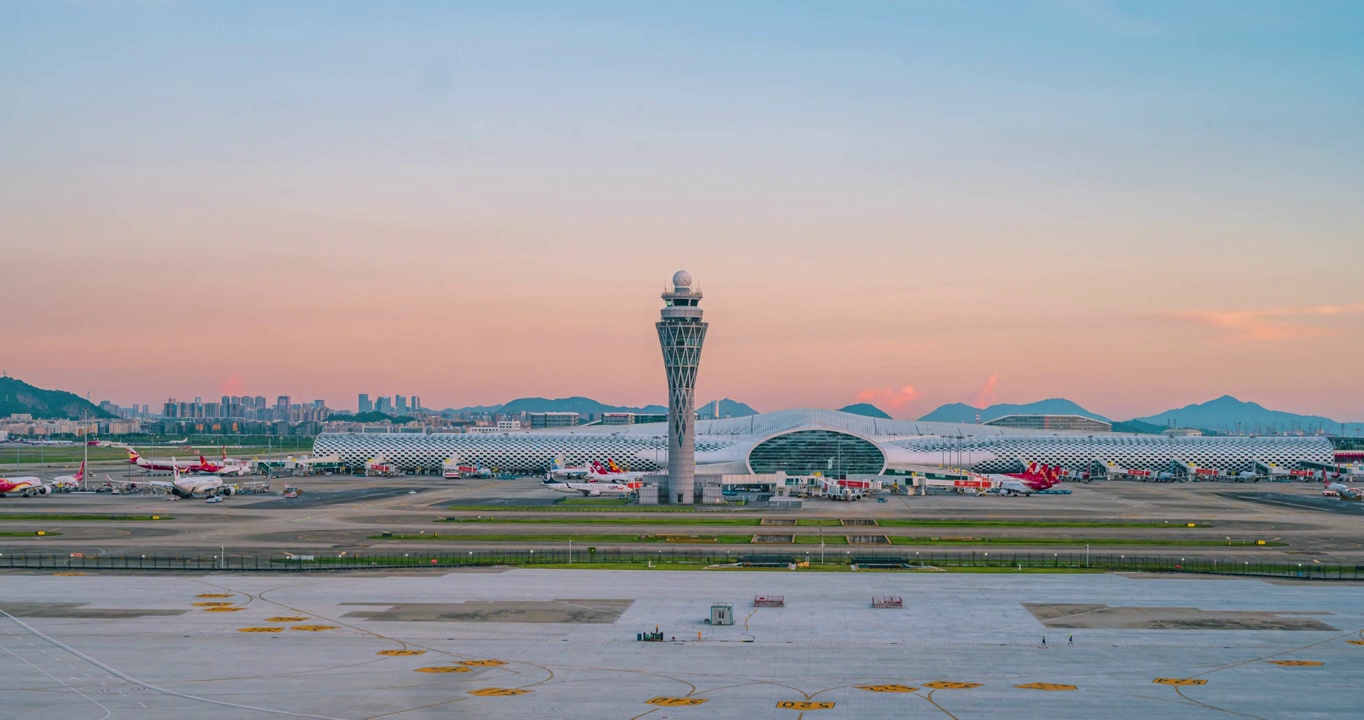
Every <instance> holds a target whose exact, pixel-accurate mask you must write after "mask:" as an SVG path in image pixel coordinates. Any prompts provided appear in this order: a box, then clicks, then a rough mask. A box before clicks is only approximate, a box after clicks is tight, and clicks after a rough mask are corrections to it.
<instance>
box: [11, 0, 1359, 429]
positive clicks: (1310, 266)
mask: <svg viewBox="0 0 1364 720" xmlns="http://www.w3.org/2000/svg"><path fill="white" fill-rule="evenodd" d="M0 27H4V28H5V42H3V43H0V94H2V95H3V97H4V98H5V112H4V113H0V134H3V136H4V137H6V138H7V139H9V140H10V142H9V143H7V144H6V149H5V151H4V157H5V161H4V162H3V163H0V216H3V217H4V218H5V221H4V223H2V224H0V243H3V245H4V247H5V248H6V256H5V265H6V269H7V270H8V272H6V273H4V279H3V280H2V281H0V282H3V283H4V287H5V297H6V301H5V303H4V305H3V312H4V317H5V335H4V342H2V343H0V369H4V370H6V371H8V372H9V374H11V375H13V376H15V377H18V378H21V379H24V380H26V381H28V382H31V383H34V384H36V385H39V386H42V387H51V388H62V389H66V390H70V391H72V392H76V393H78V394H80V395H82V396H85V395H86V394H87V393H88V394H89V395H90V397H92V398H94V399H95V400H96V401H98V400H100V399H110V400H112V401H114V402H116V403H118V404H120V405H131V404H133V403H137V404H139V405H141V404H149V405H151V406H152V407H153V408H155V407H158V406H159V405H160V404H161V403H163V402H164V401H165V400H166V398H168V397H178V398H182V399H183V398H184V397H193V396H194V395H196V394H197V395H200V396H205V397H208V396H213V397H217V396H219V395H243V394H250V395H253V396H254V395H265V396H267V397H272V398H273V397H274V396H275V394H277V393H279V392H285V391H287V392H289V393H291V394H292V395H293V396H294V397H304V398H326V399H328V400H329V402H331V403H334V404H336V405H337V406H340V407H343V408H347V409H348V408H349V407H350V406H351V403H354V402H355V401H356V399H357V394H358V393H359V392H369V393H371V395H372V396H374V395H375V393H376V390H375V389H376V388H379V389H382V388H403V389H405V393H414V394H416V393H420V395H421V397H422V398H423V404H424V405H425V406H427V407H431V408H444V407H451V406H455V407H458V406H466V405H487V404H495V403H500V402H506V401H508V400H511V399H513V398H517V397H523V396H543V397H566V396H573V395H582V396H587V397H592V398H595V399H598V400H601V401H603V402H608V403H613V404H620V405H631V406H641V405H645V404H666V402H667V396H666V388H665V387H664V383H663V382H662V381H661V380H660V377H661V369H662V359H661V357H660V356H659V348H658V345H657V335H656V333H655V332H654V329H653V327H652V324H653V322H654V320H655V319H656V316H657V298H658V294H659V292H660V290H661V289H662V288H663V286H664V284H665V283H666V282H667V280H668V278H669V277H670V276H671V274H672V272H673V271H674V270H676V269H677V268H679V267H684V268H686V269H687V270H688V271H690V272H691V273H692V274H693V275H694V276H695V278H696V280H697V282H698V284H699V286H700V287H701V289H702V290H704V291H705V293H706V305H707V319H708V320H709V321H710V322H711V329H710V331H709V334H708V335H707V338H706V352H705V359H704V361H703V362H702V365H701V368H700V374H699V377H700V379H699V381H698V384H697V393H698V396H699V397H701V398H719V397H730V398H735V399H738V400H742V401H744V402H747V403H749V404H750V405H753V406H754V407H756V408H758V409H761V410H766V411H770V410H778V409H783V408H794V407H821V408H838V407H842V406H844V405H847V404H850V403H853V402H858V401H866V402H872V403H875V404H877V405H878V406H880V407H882V409H884V410H887V411H888V412H890V413H891V414H892V415H895V416H896V417H902V418H914V417H918V416H920V415H923V414H925V413H927V412H929V411H930V410H932V409H933V408H935V407H937V406H938V405H941V404H945V403H949V402H968V403H973V404H977V405H980V404H988V403H989V402H1028V401H1034V400H1039V399H1043V398H1050V397H1065V398H1069V399H1071V400H1074V401H1076V402H1078V403H1080V404H1082V405H1084V406H1085V407H1087V408H1089V409H1090V410H1093V411H1095V412H1098V413H1101V414H1103V415H1105V416H1108V417H1113V418H1118V419H1125V418H1131V417H1139V416H1144V415H1149V414H1153V413H1157V412H1160V411H1163V410H1167V409H1169V408H1173V407H1180V406H1183V405H1186V404H1189V403H1194V402H1202V401H1206V400H1209V399H1212V398H1215V397H1218V396H1220V395H1223V394H1231V395H1235V396H1237V397H1240V398H1243V399H1248V400H1254V401H1257V402H1260V403H1262V404H1264V405H1266V406H1270V407H1274V408H1277V409H1282V410H1287V411H1292V412H1299V413H1310V414H1319V415H1325V416H1329V417H1333V418H1338V419H1340V420H1343V421H1360V420H1364V380H1361V379H1360V374H1359V371H1358V361H1359V358H1361V357H1364V303H1361V302H1360V299H1359V297H1358V287H1359V280H1358V277H1359V271H1358V268H1360V267H1361V266H1364V243H1362V242H1360V241H1359V232H1360V228H1361V227H1364V207H1362V206H1361V205H1360V203H1359V201H1358V199H1359V198H1360V197H1364V129H1362V128H1361V126H1360V124H1359V122H1358V118H1359V117H1360V116H1361V115H1364V95H1361V94H1360V93H1358V92H1348V89H1350V88H1358V87H1360V86H1361V85H1364V43H1360V42H1359V41H1358V39H1359V38H1360V37H1364V5H1360V4H1358V3H1349V2H1317V3H1310V4H1289V3H1282V2H1267V1H1265V2H1262V1H1258V0H1246V1H1244V2H1204V3H1187V2H1173V1H1153V2H1147V3H1128V2H1118V1H1116V0H1115V1H1113V2H1104V1H1103V0H1093V1H1091V2H1070V1H1065V0H1037V1H1036V2H1016V3H875V4H873V3H865V4H835V3H828V4H801V3H776V2H757V1H755V2H748V3H738V4H714V5H707V4H700V5H697V4H636V3H624V2H582V3H573V4H560V3H551V2H529V3H519V4H516V5H514V6H507V5H505V4H502V3H480V2H466V3H449V4H440V3H437V4H407V3H400V4H396V5H384V6H379V5H373V4H369V3H359V2H326V3H321V2H296V3H252V2H247V3H231V4H228V3H213V2H203V3H135V2H128V3H122V2H108V3H63V2H30V1H27V0H16V1H15V2H8V3H4V4H0ZM390 394H392V393H390Z"/></svg>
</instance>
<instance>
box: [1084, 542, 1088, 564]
mask: <svg viewBox="0 0 1364 720" xmlns="http://www.w3.org/2000/svg"><path fill="white" fill-rule="evenodd" d="M1085 567H1089V543H1085Z"/></svg>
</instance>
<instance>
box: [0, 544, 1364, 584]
mask: <svg viewBox="0 0 1364 720" xmlns="http://www.w3.org/2000/svg"><path fill="white" fill-rule="evenodd" d="M792 563H795V564H797V565H799V564H802V563H809V565H811V566H821V565H823V566H835V565H839V566H848V565H853V564H856V565H858V566H859V567H860V568H861V569H864V570H883V569H904V570H919V571H927V572H931V571H932V570H934V569H936V568H942V569H966V570H967V571H976V572H1007V571H1009V570H1014V571H1027V570H1033V571H1039V572H1046V571H1055V572H1084V571H1092V572H1159V573H1189V574H1215V575H1245V576H1255V577H1280V578H1298V579H1305V580H1361V579H1364V565H1343V564H1319V563H1296V562H1287V563H1285V562H1264V561H1257V560H1236V559H1226V558H1190V557H1183V558H1178V557H1141V556H1135V555H1098V554H1085V553H999V552H991V553H983V552H922V551H920V552H912V551H911V552H905V551H903V550H901V551H894V550H858V551H849V552H837V553H835V552H829V553H825V554H824V555H823V556H822V557H821V554H820V553H819V552H794V553H793V552H781V551H753V550H747V549H745V550H743V551H728V552H725V551H721V550H718V549H715V548H667V549H662V550H648V549H631V548H602V549H596V548H575V549H573V550H567V549H536V550H523V549H515V550H512V549H508V550H494V549H481V550H443V551H439V552H436V551H432V552H422V551H408V552H382V553H379V552H375V553H342V554H335V553H334V552H333V553H329V554H313V555H307V554H285V553H278V552H276V553H241V552H236V551H231V550H224V551H221V552H216V553H210V552H205V553H180V554H166V555H142V554H135V555H126V554H125V555H117V554H102V555H85V554H81V553H73V554H68V553H50V552H5V553H3V554H0V569H21V570H22V569H28V570H68V571H78V570H138V571H176V572H179V571H191V572H217V571H230V572H319V571H336V570H360V569H375V568H423V567H424V568H452V567H456V568H457V567H476V566H489V565H513V566H537V565H556V566H557V565H563V566H568V565H587V564H606V565H641V566H648V565H649V564H653V565H655V566H672V565H734V564H750V565H758V566H765V567H772V566H786V565H788V564H792Z"/></svg>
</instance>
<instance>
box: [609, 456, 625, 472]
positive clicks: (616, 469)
mask: <svg viewBox="0 0 1364 720" xmlns="http://www.w3.org/2000/svg"><path fill="white" fill-rule="evenodd" d="M606 466H607V467H609V468H611V472H625V471H624V470H621V469H620V466H619V465H617V464H616V461H615V460H614V459H613V458H606Z"/></svg>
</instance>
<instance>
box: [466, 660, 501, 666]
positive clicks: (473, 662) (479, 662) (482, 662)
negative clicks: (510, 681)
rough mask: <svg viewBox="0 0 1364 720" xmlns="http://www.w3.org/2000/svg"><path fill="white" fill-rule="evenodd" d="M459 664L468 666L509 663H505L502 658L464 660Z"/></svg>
mask: <svg viewBox="0 0 1364 720" xmlns="http://www.w3.org/2000/svg"><path fill="white" fill-rule="evenodd" d="M459 664H460V665H467V666H468V667H497V666H498V665H506V664H507V663H504V662H502V661H501V660H462V661H460V663H459Z"/></svg>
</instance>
